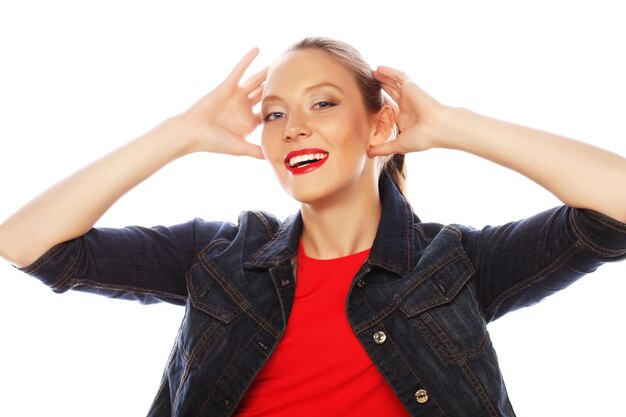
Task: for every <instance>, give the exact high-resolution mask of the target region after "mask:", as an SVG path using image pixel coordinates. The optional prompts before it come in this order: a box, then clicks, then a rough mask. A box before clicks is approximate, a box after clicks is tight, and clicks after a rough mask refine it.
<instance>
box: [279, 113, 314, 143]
mask: <svg viewBox="0 0 626 417" xmlns="http://www.w3.org/2000/svg"><path fill="white" fill-rule="evenodd" d="M309 136H311V129H310V128H309V127H308V125H307V123H306V121H305V118H304V117H302V116H300V115H296V114H291V115H290V116H289V122H288V124H287V126H286V128H285V138H284V139H285V140H298V139H305V138H307V137H309Z"/></svg>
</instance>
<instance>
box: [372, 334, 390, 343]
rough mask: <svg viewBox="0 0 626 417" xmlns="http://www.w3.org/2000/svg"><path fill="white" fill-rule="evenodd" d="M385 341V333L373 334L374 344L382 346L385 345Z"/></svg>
mask: <svg viewBox="0 0 626 417" xmlns="http://www.w3.org/2000/svg"><path fill="white" fill-rule="evenodd" d="M385 340H387V335H386V334H385V332H380V331H379V332H376V333H374V343H376V344H377V345H382V344H383V343H385Z"/></svg>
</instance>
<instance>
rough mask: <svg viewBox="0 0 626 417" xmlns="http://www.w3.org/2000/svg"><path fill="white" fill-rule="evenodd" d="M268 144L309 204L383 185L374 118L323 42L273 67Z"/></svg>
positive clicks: (293, 190) (287, 183)
mask: <svg viewBox="0 0 626 417" xmlns="http://www.w3.org/2000/svg"><path fill="white" fill-rule="evenodd" d="M261 114H262V116H263V133H262V148H263V153H264V154H265V157H266V159H267V160H268V161H269V162H270V163H271V165H272V167H273V169H274V171H275V173H276V176H277V177H278V180H279V181H280V183H281V185H282V186H283V188H284V189H285V190H286V191H287V192H288V193H289V194H290V195H291V196H293V197H294V198H295V199H296V200H298V201H300V202H302V203H306V204H316V203H323V202H325V201H329V200H330V199H333V198H337V197H338V196H341V195H349V194H351V192H355V193H358V192H359V191H360V190H362V189H363V187H371V186H372V184H373V186H376V180H375V178H376V174H375V167H374V161H373V160H371V159H370V158H368V157H367V149H368V146H369V144H370V142H371V140H372V136H373V132H374V131H375V123H374V122H373V118H372V117H371V115H370V114H368V113H367V111H366V109H365V106H364V104H363V100H362V97H361V93H360V91H359V89H358V87H357V83H356V80H355V79H354V76H353V75H352V73H350V72H349V71H348V70H347V69H345V68H344V67H343V66H342V65H341V64H339V63H338V62H337V61H336V60H335V59H334V58H333V57H332V56H330V55H329V54H327V53H326V52H324V51H322V50H318V49H305V50H298V51H292V52H288V53H287V54H285V55H283V56H282V57H281V58H280V59H279V61H277V62H276V63H275V65H274V66H273V67H272V69H271V70H270V72H269V74H268V76H267V79H266V83H265V87H264V91H263V100H262V109H261Z"/></svg>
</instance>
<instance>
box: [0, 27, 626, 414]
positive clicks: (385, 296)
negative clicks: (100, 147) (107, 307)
mask: <svg viewBox="0 0 626 417" xmlns="http://www.w3.org/2000/svg"><path fill="white" fill-rule="evenodd" d="M256 54H257V51H256V50H253V51H251V52H250V53H249V54H247V55H246V56H245V57H244V58H243V60H242V61H241V62H240V63H239V64H238V65H237V66H236V67H235V68H234V70H233V71H232V73H231V74H230V76H229V77H228V78H227V79H226V80H225V81H224V82H223V83H222V84H220V85H219V86H218V87H217V88H216V89H215V90H214V91H212V92H211V93H209V94H208V95H207V96H205V97H204V98H202V99H201V100H200V101H198V102H197V103H196V104H194V105H193V106H192V107H191V108H190V109H189V110H188V111H186V112H185V113H183V114H181V115H178V116H175V117H172V118H170V119H168V120H166V121H165V122H163V123H162V124H161V125H159V126H157V127H156V128H155V129H153V130H152V131H150V132H148V133H147V134H145V135H144V136H142V137H140V138H138V139H136V140H135V141H133V142H131V143H129V144H127V145H125V146H124V147H122V148H120V149H118V150H116V151H114V152H113V153H111V154H110V155H107V156H105V157H104V158H102V159H100V160H98V161H96V162H94V163H93V164H91V165H90V166H88V167H86V168H85V169H83V170H82V171H80V172H78V173H76V174H75V175H73V176H71V177H69V178H68V179H66V180H65V181H63V182H61V183H59V184H58V185H56V186H54V187H53V188H51V189H50V190H48V191H47V192H45V193H44V194H42V195H41V196H39V197H38V198H37V199H35V200H34V201H33V202H31V203H30V204H28V205H27V206H25V207H24V208H23V209H21V210H20V211H18V212H17V213H16V214H15V215H13V216H12V217H11V218H9V219H8V220H7V221H6V222H4V223H3V224H2V225H1V226H0V254H1V255H2V256H3V257H4V258H5V259H7V260H9V261H10V262H12V263H13V264H14V265H16V266H19V267H22V268H23V269H24V271H25V272H27V273H30V274H33V275H36V276H37V277H38V278H40V279H41V280H42V281H43V282H45V283H46V284H48V285H50V286H51V287H52V288H53V289H54V290H55V291H58V292H63V291H66V290H68V289H70V288H76V289H82V290H87V291H91V292H95V293H101V294H103V295H107V296H111V297H122V298H130V299H137V300H139V301H141V302H152V301H157V300H164V301H169V302H173V303H178V304H185V305H186V312H185V318H184V321H183V323H182V325H181V331H180V332H179V335H178V337H177V340H176V343H175V346H174V349H173V350H172V354H171V356H170V359H169V361H168V365H167V368H166V370H165V373H164V377H163V382H162V385H161V389H160V390H159V392H158V394H157V396H156V399H155V401H154V403H153V406H152V408H151V410H150V415H154V416H157V415H176V416H204V415H215V416H223V415H232V414H235V415H241V416H253V415H254V416H261V415H272V416H277V415H329V414H333V413H335V414H337V415H355V416H364V415H390V416H392V415H433V416H434V415H472V416H474V415H476V416H479V415H480V416H482V415H488V416H511V415H514V412H513V410H512V407H511V404H510V402H509V400H508V397H507V393H506V389H505V386H504V383H503V381H502V378H501V375H500V371H499V369H498V364H497V359H496V356H495V352H494V350H493V347H492V346H491V343H490V340H489V335H488V333H487V330H486V323H487V322H489V321H491V320H494V319H496V318H498V317H500V316H502V315H503V314H505V313H507V312H509V311H511V310H513V309H515V308H519V307H522V306H525V305H529V304H532V303H534V302H537V301H538V300H540V299H542V298H543V297H545V296H546V295H549V294H550V293H553V292H555V291H557V290H559V289H561V288H564V287H565V286H567V285H568V284H570V283H571V282H573V281H574V280H575V279H577V278H579V277H580V276H582V275H584V274H585V273H588V272H592V271H593V270H594V269H595V268H597V267H598V265H600V264H601V263H603V262H606V261H610V260H618V259H623V258H624V257H625V256H626V224H624V222H626V192H625V191H624V187H623V184H624V183H626V160H625V159H624V158H622V157H620V156H617V155H614V154H611V153H609V152H607V151H604V150H601V149H598V148H594V147H592V146H589V145H586V144H583V143H579V142H576V141H573V140H571V139H567V138H563V137H560V136H556V135H552V134H549V133H545V132H540V131H535V130H532V129H528V128H525V127H521V126H516V125H512V124H509V123H505V122H501V121H497V120H493V119H489V118H487V117H484V116H480V115H477V114H475V113H472V112H470V111H467V110H463V109H457V108H451V107H448V106H445V105H442V104H440V103H438V102H437V101H435V100H434V99H433V98H431V97H429V96H428V95H427V94H426V93H425V92H423V91H422V90H421V89H420V88H419V87H417V86H416V85H415V84H414V83H412V82H411V81H410V80H409V79H408V78H407V76H406V75H404V74H403V73H402V72H399V71H397V70H394V69H392V68H388V67H379V68H378V70H377V71H374V72H371V71H370V70H369V68H368V67H367V65H366V64H365V63H364V62H363V60H362V59H361V58H360V56H359V55H358V53H356V52H355V51H354V50H353V49H352V48H350V47H349V46H347V45H345V44H343V43H341V42H337V41H333V40H328V39H323V38H321V39H320V38H311V39H305V40H303V41H301V42H300V43H298V44H296V45H294V46H293V47H292V48H291V49H290V50H289V51H288V52H286V53H285V54H284V55H283V56H282V57H281V58H280V59H279V60H278V61H277V62H276V63H274V64H273V65H272V66H271V68H270V69H269V71H261V72H259V73H257V74H255V75H253V76H251V77H250V78H249V79H248V80H247V81H246V82H244V83H243V84H241V85H239V81H240V79H241V78H242V76H243V74H244V72H245V70H246V69H247V67H248V66H249V65H250V63H251V62H252V60H253V59H254V57H255V56H256ZM381 86H382V89H384V91H386V92H387V93H388V95H389V96H390V98H391V99H390V100H387V101H384V100H383V98H382V95H381ZM259 102H262V109H261V114H255V113H254V112H253V110H252V108H253V106H254V105H256V104H257V103H259ZM260 123H263V133H262V146H261V147H258V146H255V145H253V144H251V143H248V142H247V141H245V138H246V136H247V135H249V134H250V133H251V132H252V131H253V130H254V129H255V128H256V127H257V125H259V124H260ZM396 125H397V127H398V129H399V131H400V132H401V133H399V134H397V136H396ZM431 148H450V149H457V150H462V151H466V152H470V153H472V154H475V155H477V156H481V157H483V158H486V159H488V160H491V161H493V162H496V163H499V164H501V165H503V166H505V167H508V168H511V169H514V170H516V171H518V172H520V173H522V174H524V175H526V176H527V177H529V178H531V179H532V180H534V181H536V182H537V183H539V184H540V185H542V186H543V187H545V188H546V189H548V190H549V191H551V192H552V193H554V194H555V195H556V196H557V197H558V198H559V199H561V201H563V203H564V204H565V205H564V206H563V207H559V208H556V209H553V210H549V211H546V212H543V213H540V214H538V215H536V216H533V217H531V218H529V219H525V220H522V221H519V222H515V223H511V224H508V225H505V226H501V227H487V228H485V229H483V230H474V229H471V228H468V227H464V226H445V227H444V226H442V225H439V224H432V223H429V224H423V223H421V222H420V221H419V219H418V218H417V216H415V214H413V212H412V210H411V208H410V206H409V205H408V203H407V202H406V200H405V199H404V198H403V196H402V189H403V187H404V183H403V180H404V166H403V163H404V161H403V157H402V155H403V154H405V153H408V152H414V151H422V150H427V149H431ZM200 151H205V152H216V153H226V154H233V155H248V156H253V157H257V158H265V159H267V160H268V161H269V162H270V164H271V165H272V168H273V169H274V171H275V172H276V175H277V177H278V179H279V181H280V183H281V184H282V186H283V187H284V188H285V190H286V191H287V192H288V193H289V194H290V195H292V196H293V197H294V198H295V199H297V200H298V201H299V202H300V203H301V210H300V212H299V213H298V214H297V215H295V216H293V217H291V218H289V219H288V220H286V221H285V222H283V223H280V222H278V221H277V220H276V219H275V218H273V217H272V216H270V215H268V214H265V213H260V212H247V213H244V214H242V215H241V217H240V219H239V224H238V225H232V224H226V223H221V222H205V221H202V220H194V221H191V222H189V223H186V224H183V225H178V226H173V227H168V228H166V227H156V228H152V229H145V228H139V227H133V228H125V229H92V226H93V224H94V223H95V222H96V220H97V219H98V218H99V217H100V216H101V215H102V214H103V213H104V212H105V211H106V210H107V209H108V208H109V207H110V206H111V205H112V204H113V203H114V202H115V201H116V200H117V199H118V198H119V197H121V196H122V195H123V194H124V193H125V192H127V191H128V190H130V189H131V188H133V187H134V186H135V185H137V184H138V183H139V182H141V181H142V180H143V179H145V178H147V177H149V176H150V175H151V174H153V173H154V172H156V171H157V170H159V169H160V168H162V167H163V166H164V165H166V164H167V163H168V162H170V161H172V160H174V159H176V158H178V157H181V156H183V155H186V154H189V153H193V152H200ZM92 190H97V191H98V192H97V193H94V192H93V191H92ZM76 207H80V210H79V211H78V214H77V215H75V216H73V217H72V218H68V217H67V216H65V213H67V212H70V211H69V210H68V209H69V208H72V211H71V212H74V213H75V212H76ZM355 336H356V337H355ZM279 341H280V343H279Z"/></svg>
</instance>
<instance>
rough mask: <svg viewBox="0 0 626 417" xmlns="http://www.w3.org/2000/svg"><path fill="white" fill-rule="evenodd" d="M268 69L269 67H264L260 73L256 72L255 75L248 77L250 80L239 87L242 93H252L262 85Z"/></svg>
mask: <svg viewBox="0 0 626 417" xmlns="http://www.w3.org/2000/svg"><path fill="white" fill-rule="evenodd" d="M268 69H269V67H265V68H263V69H262V70H261V71H259V72H257V73H256V74H254V75H252V76H250V78H248V79H247V80H246V82H245V83H243V85H242V86H241V88H242V89H243V91H245V92H247V93H248V94H249V93H250V92H251V91H254V90H255V89H256V88H257V87H258V86H260V85H261V84H263V82H264V81H265V78H266V77H267V71H268Z"/></svg>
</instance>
